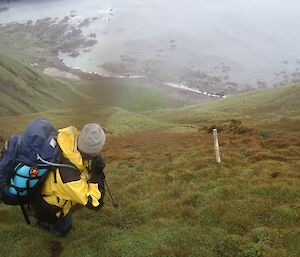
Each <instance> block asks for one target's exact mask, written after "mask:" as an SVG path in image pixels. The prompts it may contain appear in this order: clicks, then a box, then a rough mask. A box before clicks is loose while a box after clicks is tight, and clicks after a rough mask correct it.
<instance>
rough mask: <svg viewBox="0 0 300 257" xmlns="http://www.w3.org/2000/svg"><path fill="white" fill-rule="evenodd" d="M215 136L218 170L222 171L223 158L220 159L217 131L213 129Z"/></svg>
mask: <svg viewBox="0 0 300 257" xmlns="http://www.w3.org/2000/svg"><path fill="white" fill-rule="evenodd" d="M213 134H214V144H215V154H216V162H217V166H218V170H219V171H221V157H220V148H219V141H218V131H217V129H213Z"/></svg>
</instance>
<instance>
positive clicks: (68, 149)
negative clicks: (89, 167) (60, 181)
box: [57, 126, 84, 170]
mask: <svg viewBox="0 0 300 257" xmlns="http://www.w3.org/2000/svg"><path fill="white" fill-rule="evenodd" d="M77 137H78V130H77V129H76V128H75V127H73V126H70V127H67V128H63V129H59V130H58V136H57V142H58V144H59V147H60V149H61V150H62V152H63V156H64V157H65V158H67V159H69V160H70V162H71V163H73V164H74V165H75V166H76V167H77V168H78V169H79V170H83V168H84V163H83V160H82V157H81V154H80V152H79V151H78V149H77Z"/></svg>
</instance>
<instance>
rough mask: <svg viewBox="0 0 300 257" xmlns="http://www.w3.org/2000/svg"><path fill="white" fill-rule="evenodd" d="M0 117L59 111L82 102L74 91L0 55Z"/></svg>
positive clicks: (64, 84)
mask: <svg viewBox="0 0 300 257" xmlns="http://www.w3.org/2000/svg"><path fill="white" fill-rule="evenodd" d="M0 90H1V96H0V116H3V115H9V114H22V113H32V112H37V111H45V110H49V109H54V108H62V107H66V106H70V105H72V104H74V103H75V102H76V101H78V100H80V99H82V96H80V94H79V93H78V92H76V89H75V88H74V87H73V88H71V87H70V86H68V85H67V84H66V83H63V82H61V81H58V80H54V79H51V78H49V77H47V76H45V75H43V74H41V73H39V72H36V71H34V70H32V69H30V68H29V67H27V66H24V65H23V64H21V63H19V62H16V61H15V60H13V59H10V58H8V57H7V56H5V55H2V54H0Z"/></svg>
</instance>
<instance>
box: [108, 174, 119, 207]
mask: <svg viewBox="0 0 300 257" xmlns="http://www.w3.org/2000/svg"><path fill="white" fill-rule="evenodd" d="M104 183H105V186H106V188H107V191H108V194H109V197H108V199H109V200H110V201H111V202H112V204H113V206H114V207H115V208H117V207H119V205H118V204H117V203H116V201H115V200H114V198H113V196H112V194H111V191H110V188H109V186H108V183H107V181H106V179H105V178H104Z"/></svg>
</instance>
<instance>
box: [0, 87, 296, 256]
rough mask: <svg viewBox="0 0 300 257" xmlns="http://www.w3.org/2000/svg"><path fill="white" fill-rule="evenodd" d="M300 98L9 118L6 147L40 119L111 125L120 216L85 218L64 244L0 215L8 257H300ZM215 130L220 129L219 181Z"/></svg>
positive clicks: (110, 212)
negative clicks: (39, 117) (38, 117)
mask: <svg viewBox="0 0 300 257" xmlns="http://www.w3.org/2000/svg"><path fill="white" fill-rule="evenodd" d="M299 89H300V85H293V86H287V87H282V88H277V89H273V90H263V91H254V92H250V93H248V94H244V95H241V96H236V97H230V98H228V99H225V100H222V101H218V102H214V103H211V104H208V105H205V106H189V107H184V108H182V107H181V108H176V109H171V108H170V106H171V105H169V104H167V105H164V107H165V108H164V109H162V108H159V103H161V101H156V100H155V99H156V98H157V95H156V94H152V93H150V92H149V94H148V95H147V96H145V94H146V92H145V91H143V93H142V94H141V93H140V91H139V90H136V89H134V90H133V91H132V92H138V93H137V94H130V95H131V96H132V98H130V95H127V94H125V96H124V95H122V96H121V97H120V98H116V99H123V101H122V104H119V105H116V106H112V105H111V104H110V105H103V104H101V105H100V104H92V105H83V106H78V107H77V108H65V109H63V110H53V111H47V112H42V113H37V114H26V115H21V116H18V117H16V116H6V117H3V118H2V119H0V127H1V135H2V137H4V138H5V137H7V136H8V135H9V134H10V133H12V131H14V132H16V133H20V132H21V131H22V130H23V128H24V127H25V125H26V124H27V123H28V122H29V121H30V120H31V119H33V118H34V117H37V116H43V117H46V118H48V119H49V120H51V121H52V122H53V123H54V124H55V126H56V127H63V126H68V125H70V124H73V125H76V126H78V127H81V126H82V125H83V124H84V123H86V122H89V121H96V122H99V123H100V124H102V125H103V127H104V128H105V130H106V132H107V144H106V146H105V148H104V150H103V157H104V159H105V161H106V177H107V179H108V182H109V183H110V186H111V189H112V192H113V194H114V196H115V198H116V200H117V201H118V203H119V205H120V207H119V208H118V209H114V208H113V207H112V206H111V203H110V202H109V200H108V199H105V203H106V204H105V206H104V208H103V210H102V211H100V212H99V213H94V212H91V211H89V210H86V209H80V210H77V211H76V212H75V213H74V221H73V229H72V231H71V233H70V234H69V235H68V236H67V237H65V238H55V237H54V236H52V235H50V234H48V233H47V232H46V231H42V230H40V229H39V228H38V227H37V226H36V225H32V226H27V225H26V224H25V222H24V221H23V217H22V214H21V211H20V210H19V209H20V208H18V207H10V206H5V205H2V204H0V231H1V235H2V236H1V239H0V244H1V247H0V249H1V254H2V256H112V257H116V256H122V257H124V256H128V257H132V256H168V257H169V256H182V257H186V256H195V257H198V256H203V257H227V256H228V257H235V256H236V257H263V256H266V257H277V256H278V257H296V256H298V254H299V252H300V248H299V242H300V229H299V224H300V202H299V199H300V198H299V196H300V189H299V188H300V187H299V186H300V174H299V170H300V161H299V156H300V130H299V128H300V115H299V108H298V107H299V101H297V100H298V99H300V90H299ZM140 96H143V99H147V101H141V100H140V101H138V98H139V97H140ZM161 97H162V96H161ZM153 98H155V99H153ZM124 99H126V100H124ZM165 101H167V100H165ZM149 103H150V107H149ZM163 103H164V102H163ZM166 107H168V108H166ZM137 110H144V111H143V112H141V111H138V112H137ZM212 127H217V128H218V130H219V141H220V149H221V159H222V168H221V172H219V171H218V170H217V168H216V165H215V158H214V150H213V140H212V134H211V129H212ZM32 220H33V218H32ZM33 237H34V238H38V240H33Z"/></svg>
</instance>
